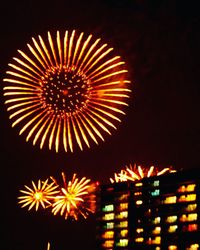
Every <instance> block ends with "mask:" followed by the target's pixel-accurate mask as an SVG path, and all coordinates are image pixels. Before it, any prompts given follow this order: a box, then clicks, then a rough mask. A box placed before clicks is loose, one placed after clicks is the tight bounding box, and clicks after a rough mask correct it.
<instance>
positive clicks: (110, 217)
mask: <svg viewBox="0 0 200 250" xmlns="http://www.w3.org/2000/svg"><path fill="white" fill-rule="evenodd" d="M102 219H103V220H113V219H114V213H109V214H105V215H104V216H103V218H102Z"/></svg>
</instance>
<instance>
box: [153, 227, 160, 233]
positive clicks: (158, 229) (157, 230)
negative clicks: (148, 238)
mask: <svg viewBox="0 0 200 250" xmlns="http://www.w3.org/2000/svg"><path fill="white" fill-rule="evenodd" d="M160 231H161V227H155V229H154V230H153V231H152V234H160Z"/></svg>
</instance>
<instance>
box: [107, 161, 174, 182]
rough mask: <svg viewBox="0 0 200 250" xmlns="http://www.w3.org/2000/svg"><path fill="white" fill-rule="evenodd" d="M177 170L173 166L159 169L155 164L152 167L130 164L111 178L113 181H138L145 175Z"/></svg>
mask: <svg viewBox="0 0 200 250" xmlns="http://www.w3.org/2000/svg"><path fill="white" fill-rule="evenodd" d="M172 172H176V171H175V170H173V169H171V168H164V169H162V170H160V171H159V170H158V169H157V168H155V167H154V166H151V167H150V168H142V167H141V166H136V164H134V166H133V167H132V165H131V164H130V166H129V167H128V166H127V167H126V169H123V170H121V171H120V173H115V174H114V178H110V181H111V183H114V182H123V181H137V180H140V179H142V178H144V177H151V176H154V175H157V176H159V175H162V174H165V173H172Z"/></svg>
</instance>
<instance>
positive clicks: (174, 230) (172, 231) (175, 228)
mask: <svg viewBox="0 0 200 250" xmlns="http://www.w3.org/2000/svg"><path fill="white" fill-rule="evenodd" d="M177 228H178V226H177V225H172V226H169V229H168V232H169V233H174V232H176V230H177Z"/></svg>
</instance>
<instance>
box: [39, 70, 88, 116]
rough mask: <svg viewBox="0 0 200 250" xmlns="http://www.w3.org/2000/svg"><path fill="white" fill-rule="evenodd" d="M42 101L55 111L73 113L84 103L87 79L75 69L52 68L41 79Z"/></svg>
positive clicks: (85, 100) (86, 95)
mask: <svg viewBox="0 0 200 250" xmlns="http://www.w3.org/2000/svg"><path fill="white" fill-rule="evenodd" d="M41 83H42V85H43V88H42V102H43V104H44V106H47V107H48V108H49V110H51V111H53V112H55V113H60V114H64V113H73V112H76V111H77V110H78V109H80V108H81V107H83V106H84V105H86V102H87V100H88V96H89V90H88V89H89V81H88V80H87V79H86V77H85V75H83V74H80V73H77V72H76V71H75V70H71V69H70V70H69V69H66V68H63V69H52V70H49V71H48V72H46V74H45V76H44V77H43V78H42V81H41Z"/></svg>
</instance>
